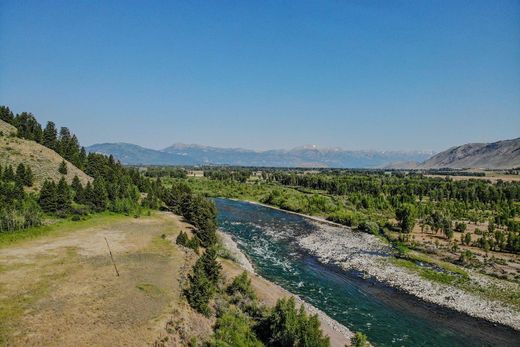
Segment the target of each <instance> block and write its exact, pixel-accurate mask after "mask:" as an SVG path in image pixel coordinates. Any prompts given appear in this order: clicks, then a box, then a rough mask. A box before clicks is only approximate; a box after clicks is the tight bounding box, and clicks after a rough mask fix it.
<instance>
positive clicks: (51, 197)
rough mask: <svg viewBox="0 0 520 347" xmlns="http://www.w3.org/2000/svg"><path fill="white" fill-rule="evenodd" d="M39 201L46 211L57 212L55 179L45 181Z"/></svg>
mask: <svg viewBox="0 0 520 347" xmlns="http://www.w3.org/2000/svg"><path fill="white" fill-rule="evenodd" d="M38 203H39V204H40V207H41V208H42V210H43V211H45V212H55V211H56V210H57V209H58V205H57V194H56V184H55V183H54V182H53V181H49V180H45V182H43V186H42V188H41V190H40V197H39V199H38Z"/></svg>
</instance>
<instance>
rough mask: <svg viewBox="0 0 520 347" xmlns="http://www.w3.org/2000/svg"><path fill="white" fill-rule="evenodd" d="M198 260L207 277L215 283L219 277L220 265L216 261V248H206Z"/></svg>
mask: <svg viewBox="0 0 520 347" xmlns="http://www.w3.org/2000/svg"><path fill="white" fill-rule="evenodd" d="M198 261H200V262H202V264H203V266H204V271H205V272H206V276H207V277H208V279H209V280H210V281H211V282H212V283H213V284H214V285H216V284H217V282H218V280H219V278H220V272H221V271H222V265H220V264H219V262H218V261H217V250H216V249H215V247H209V248H207V249H206V251H205V252H204V254H202V256H201V257H200V258H199V260H198Z"/></svg>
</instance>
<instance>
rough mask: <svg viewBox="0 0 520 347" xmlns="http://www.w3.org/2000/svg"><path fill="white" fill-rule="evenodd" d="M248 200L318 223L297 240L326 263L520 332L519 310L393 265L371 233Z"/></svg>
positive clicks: (487, 281) (499, 284)
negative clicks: (308, 233) (306, 234)
mask: <svg viewBox="0 0 520 347" xmlns="http://www.w3.org/2000/svg"><path fill="white" fill-rule="evenodd" d="M248 202H249V203H251V204H255V205H260V206H264V207H268V208H271V209H274V210H278V211H283V212H287V213H291V214H295V215H299V216H302V217H304V218H307V219H309V220H312V221H313V222H314V223H319V224H320V227H319V228H317V232H315V233H312V234H310V235H308V236H306V237H305V238H303V239H301V240H298V243H299V245H300V246H301V247H302V248H303V249H305V250H307V251H309V252H310V254H313V255H315V256H316V257H318V259H320V261H322V262H323V263H325V264H334V265H338V266H340V267H341V268H342V269H344V270H346V271H349V270H356V271H360V272H362V273H363V274H364V275H365V276H366V277H373V278H375V279H376V280H378V281H380V282H383V283H385V284H388V285H390V286H391V287H394V288H397V289H399V290H403V291H404V292H406V293H408V294H411V295H414V296H416V297H418V298H419V299H422V300H425V301H427V302H431V303H434V304H437V305H440V306H443V307H447V308H451V309H454V310H456V311H458V312H462V313H465V314H468V315H470V316H473V317H476V318H482V319H485V320H488V321H490V322H493V323H499V324H503V325H506V326H509V327H511V328H513V329H515V330H518V331H520V311H518V310H516V309H514V308H512V307H509V306H506V305H504V304H503V303H501V302H499V301H496V300H488V299H486V298H482V297H480V296H477V295H474V294H472V293H468V292H466V291H464V290H462V289H459V288H455V287H453V286H450V285H445V284H442V283H437V282H433V281H429V280H427V279H424V278H422V277H420V276H419V275H418V274H417V273H415V272H413V271H411V270H409V269H406V268H403V267H399V266H395V265H393V264H392V263H391V262H390V259H391V258H390V257H389V255H390V253H391V248H390V247H389V246H388V245H387V244H385V243H383V242H382V241H381V240H380V239H378V238H377V237H375V236H373V235H370V234H366V233H361V232H355V231H353V230H352V229H351V228H349V227H346V226H344V225H341V224H338V223H334V222H331V221H328V220H325V219H324V218H320V217H316V216H308V215H305V214H302V213H297V212H292V211H286V210H283V209H280V208H278V207H274V206H269V205H266V204H262V203H259V202H253V201H248ZM469 273H470V280H471V281H473V282H474V283H477V284H478V285H484V286H492V287H496V288H502V289H506V290H510V291H512V292H518V291H520V287H519V286H518V285H516V284H514V283H504V282H503V281H500V280H497V279H494V278H489V277H488V276H483V275H481V274H478V273H474V272H471V271H469Z"/></svg>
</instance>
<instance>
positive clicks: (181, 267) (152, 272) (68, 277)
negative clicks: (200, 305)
mask: <svg viewBox="0 0 520 347" xmlns="http://www.w3.org/2000/svg"><path fill="white" fill-rule="evenodd" d="M183 228H189V226H188V225H187V224H185V223H183V222H182V221H181V220H180V217H177V216H175V215H172V214H170V213H155V214H153V215H152V216H150V217H142V218H138V219H136V218H132V217H121V216H102V217H95V218H92V219H90V220H87V221H81V222H77V223H76V225H75V226H74V228H71V227H70V223H68V222H65V223H63V226H62V225H59V224H58V225H56V226H54V227H53V229H54V230H52V233H50V234H49V235H47V236H45V237H39V238H37V239H35V240H28V241H21V242H16V243H14V244H12V245H10V246H7V247H6V246H4V247H2V248H0V345H9V346H34V345H40V346H41V345H45V346H93V345H96V346H115V345H119V346H123V345H124V346H143V345H150V344H153V343H154V341H156V340H157V339H158V338H160V337H161V336H162V335H163V334H164V330H165V327H166V326H167V325H168V322H169V321H171V320H172V319H175V318H176V317H174V314H173V312H175V314H176V315H179V316H182V317H183V321H185V322H186V329H188V331H185V332H184V333H185V334H189V335H190V336H191V335H195V336H201V337H206V336H208V335H209V334H211V322H210V321H209V320H207V319H205V318H203V317H201V316H200V315H198V314H194V313H193V312H192V311H191V310H190V309H189V308H188V307H187V305H186V304H185V303H184V300H182V299H181V297H180V288H181V287H180V284H179V279H183V278H185V276H186V272H187V271H189V269H190V268H191V265H192V263H193V260H194V259H193V258H194V255H193V254H192V252H190V253H191V254H190V253H188V252H184V251H183V250H182V249H180V248H178V247H177V246H175V244H174V242H171V241H172V240H174V238H175V237H176V235H177V234H178V232H179V231H180V230H181V229H183ZM105 237H106V238H107V240H108V242H109V244H110V248H111V250H112V253H113V255H114V259H115V262H116V264H117V267H118V270H119V272H120V276H119V277H117V276H116V274H115V271H114V267H113V265H112V263H111V260H110V256H109V253H108V249H107V244H106V241H105ZM174 338H175V337H170V341H169V342H170V343H173V344H174V345H175V342H174V341H173V340H172V339H174Z"/></svg>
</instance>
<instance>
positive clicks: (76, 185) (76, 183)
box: [70, 175, 83, 203]
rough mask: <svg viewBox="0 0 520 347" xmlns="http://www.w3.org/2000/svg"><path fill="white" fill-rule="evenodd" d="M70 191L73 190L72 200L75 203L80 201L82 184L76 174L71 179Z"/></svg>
mask: <svg viewBox="0 0 520 347" xmlns="http://www.w3.org/2000/svg"><path fill="white" fill-rule="evenodd" d="M70 187H71V188H72V191H73V192H74V201H75V202H77V203H81V201H82V198H83V186H82V185H81V182H80V180H79V177H78V176H77V175H76V176H74V178H73V179H72V183H71V186H70Z"/></svg>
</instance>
